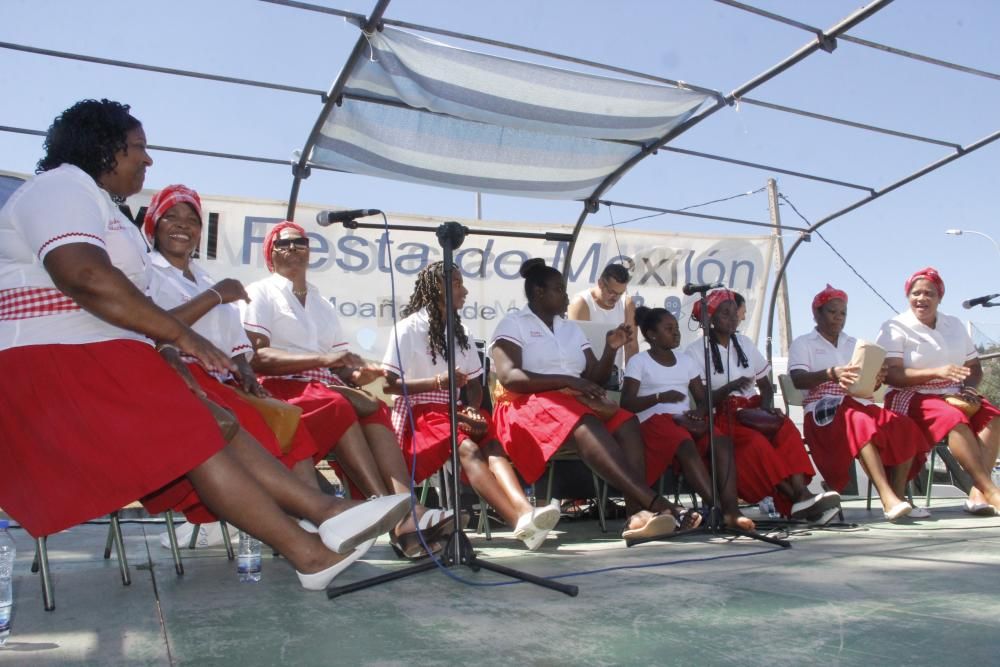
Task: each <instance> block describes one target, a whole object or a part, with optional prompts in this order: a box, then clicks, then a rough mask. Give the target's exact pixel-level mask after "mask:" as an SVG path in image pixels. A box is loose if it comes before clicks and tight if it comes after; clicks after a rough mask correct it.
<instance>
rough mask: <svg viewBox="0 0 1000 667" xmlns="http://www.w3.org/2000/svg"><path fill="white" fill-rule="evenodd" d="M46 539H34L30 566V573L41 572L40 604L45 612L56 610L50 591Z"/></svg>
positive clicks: (53, 594)
mask: <svg viewBox="0 0 1000 667" xmlns="http://www.w3.org/2000/svg"><path fill="white" fill-rule="evenodd" d="M47 541H48V537H36V538H35V562H34V563H32V565H31V571H32V572H38V571H39V570H41V572H42V577H41V578H42V603H43V604H44V605H45V611H52V610H53V609H55V608H56V597H55V593H54V592H53V590H52V573H51V572H49V550H48V544H47Z"/></svg>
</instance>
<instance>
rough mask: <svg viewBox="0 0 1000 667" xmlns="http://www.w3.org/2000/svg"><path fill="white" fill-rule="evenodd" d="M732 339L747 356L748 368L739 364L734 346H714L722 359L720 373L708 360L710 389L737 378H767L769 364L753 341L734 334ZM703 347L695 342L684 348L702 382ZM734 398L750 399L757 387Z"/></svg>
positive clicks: (700, 343) (703, 365)
mask: <svg viewBox="0 0 1000 667" xmlns="http://www.w3.org/2000/svg"><path fill="white" fill-rule="evenodd" d="M733 337H734V338H736V339H738V340H739V342H740V347H741V348H742V349H743V353H744V354H746V356H747V362H748V363H749V368H743V367H742V366H740V364H739V359H738V357H737V354H736V346H735V345H733V344H732V341H731V340H730V342H729V348H728V349H727V348H724V347H722V346H718V345H717V346H716V347H718V348H719V354H720V356H721V357H722V372H721V373H720V372H718V371H717V370H715V364H713V363H712V360H711V359H709V368H711V369H712V389H713V390H715V389H718V388H719V387H721V386H722V385H724V384H726V383H727V382H731V381H733V380H735V379H737V378H741V377H748V378H753V380H754V381H755V382H756V381H757V380H760V379H761V378H764V377H767V373H768V371H770V370H771V364H769V363H767V359H765V358H764V355H762V354H761V353H760V350H758V349H757V347H756V346H755V345H754V344H753V341H752V340H750V339H749V338H747V337H746V336H744V335H743V334H740V333H736V334H733ZM703 350H704V347H703V343H702V341H700V340H696V341H694V342H693V343H691V344H690V345H688V346H687V348H685V350H684V352H685V353H686V354H687V355H689V356H690V357H691V361H693V362H694V363H695V367H696V368H697V369H698V375H699V376H700V377H701V379H702V380H704V379H705V360H704V352H703ZM731 395H735V396H743V397H744V398H752V397H753V396H756V395H757V387H756V386H755V385H750V387H748V388H747V389H744V390H742V391H739V392H735V393H734V394H731Z"/></svg>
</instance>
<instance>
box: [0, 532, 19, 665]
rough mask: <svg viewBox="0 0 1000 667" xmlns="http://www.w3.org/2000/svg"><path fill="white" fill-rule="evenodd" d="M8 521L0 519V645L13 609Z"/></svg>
mask: <svg viewBox="0 0 1000 667" xmlns="http://www.w3.org/2000/svg"><path fill="white" fill-rule="evenodd" d="M9 525H10V522H9V521H8V520H7V519H0V646H3V645H4V644H5V643H7V637H9V636H10V617H11V614H12V612H13V611H14V590H13V584H12V580H13V576H14V555H15V551H16V550H15V548H14V539H13V538H12V537H11V536H10V533H8V532H7V527H8V526H9Z"/></svg>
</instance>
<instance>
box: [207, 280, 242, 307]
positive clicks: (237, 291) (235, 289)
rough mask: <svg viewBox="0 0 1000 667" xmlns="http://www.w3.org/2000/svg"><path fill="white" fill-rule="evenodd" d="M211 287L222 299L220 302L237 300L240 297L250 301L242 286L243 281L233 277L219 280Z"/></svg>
mask: <svg viewBox="0 0 1000 667" xmlns="http://www.w3.org/2000/svg"><path fill="white" fill-rule="evenodd" d="M212 289H213V290H215V293H216V294H218V295H219V298H221V299H222V303H232V302H233V301H239V300H241V299H242V300H243V301H246V302H247V303H250V297H249V296H248V295H247V291H246V289H245V288H244V287H243V283H241V282H240V281H238V280H236V279H235V278H226V279H225V280H220V281H219V282H217V283H215V284H214V285H212Z"/></svg>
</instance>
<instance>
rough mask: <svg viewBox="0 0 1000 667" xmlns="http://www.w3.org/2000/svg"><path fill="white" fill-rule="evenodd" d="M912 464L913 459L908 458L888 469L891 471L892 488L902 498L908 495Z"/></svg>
mask: <svg viewBox="0 0 1000 667" xmlns="http://www.w3.org/2000/svg"><path fill="white" fill-rule="evenodd" d="M912 465H913V459H907V460H905V461H903V462H902V463H900V464H899V465H897V466H893V467H892V469H891V470H888V471H887V472H888V473H889V478H890V479H891V480H892V490H893V491H895V492H896V495H897V496H899V497H900V498H905V497H906V483H907V482H908V481H909V479H908V478H909V476H910V467H911V466H912Z"/></svg>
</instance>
